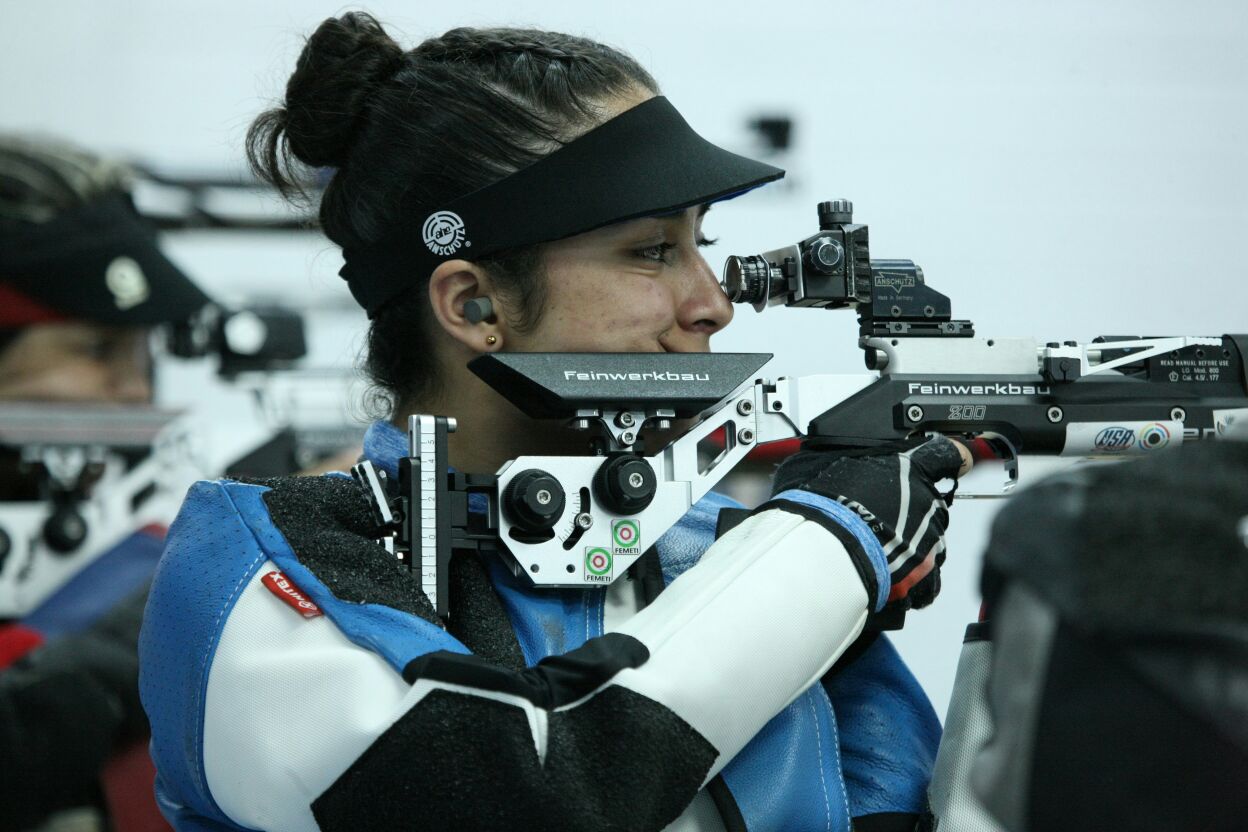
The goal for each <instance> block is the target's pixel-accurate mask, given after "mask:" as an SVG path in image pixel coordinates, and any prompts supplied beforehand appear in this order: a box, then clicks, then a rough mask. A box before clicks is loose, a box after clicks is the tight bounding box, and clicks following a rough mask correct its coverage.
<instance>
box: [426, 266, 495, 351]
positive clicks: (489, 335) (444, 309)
mask: <svg viewBox="0 0 1248 832" xmlns="http://www.w3.org/2000/svg"><path fill="white" fill-rule="evenodd" d="M470 301H478V303H476V304H475V305H476V307H477V308H476V310H471V309H469V310H465V306H467V305H469V302H470ZM480 301H485V302H486V303H481V302H480ZM487 305H488V306H490V307H492V308H497V305H498V301H497V299H496V298H495V297H494V293H493V287H492V285H491V283H490V276H489V274H488V273H487V272H486V271H485V269H483V268H481V267H480V266H478V265H476V264H474V263H469V262H468V261H467V260H447V261H446V262H445V263H442V264H441V265H439V266H438V267H437V268H436V269H434V270H433V275H432V276H431V277H430V279H429V306H430V308H431V309H432V310H433V316H434V318H436V319H437V321H438V323H439V324H440V325H441V326H442V328H443V329H444V330H446V332H447V334H448V335H450V336H451V337H452V338H454V339H455V340H456V341H459V342H460V343H461V344H463V345H464V346H466V347H468V349H470V350H472V351H473V352H495V351H497V350H499V349H501V348H502V346H503V324H502V316H501V315H497V314H489V315H486V316H484V317H483V316H481V315H479V314H476V313H478V312H481V311H484V307H485V306H487Z"/></svg>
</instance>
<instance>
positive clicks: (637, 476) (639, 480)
mask: <svg viewBox="0 0 1248 832" xmlns="http://www.w3.org/2000/svg"><path fill="white" fill-rule="evenodd" d="M645 483H646V478H645V477H643V476H642V475H641V473H640V472H638V471H634V472H633V473H631V474H629V475H628V484H629V485H631V486H632V487H633V488H641V487H642V486H643V485H645Z"/></svg>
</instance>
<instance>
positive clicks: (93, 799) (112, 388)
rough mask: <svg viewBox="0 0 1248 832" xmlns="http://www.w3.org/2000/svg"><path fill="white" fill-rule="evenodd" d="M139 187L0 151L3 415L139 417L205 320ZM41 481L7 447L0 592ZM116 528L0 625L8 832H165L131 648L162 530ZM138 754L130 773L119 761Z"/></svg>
mask: <svg viewBox="0 0 1248 832" xmlns="http://www.w3.org/2000/svg"><path fill="white" fill-rule="evenodd" d="M129 181H130V174H129V171H128V170H127V169H126V168H125V166H123V165H121V164H118V163H116V162H113V161H109V160H106V159H102V158H99V157H97V156H95V155H93V154H91V153H88V152H86V151H84V150H81V149H79V148H76V147H73V146H70V145H68V144H64V143H61V142H58V141H54V140H48V139H41V138H33V137H23V136H12V135H8V136H5V135H0V408H3V407H5V406H10V407H12V406H13V403H15V402H21V403H22V404H23V406H24V405H27V404H29V405H30V406H31V407H37V408H47V410H46V412H47V413H48V414H54V413H55V412H57V410H58V409H59V410H71V411H74V410H76V411H78V412H82V411H84V410H86V409H87V406H99V408H97V409H99V410H104V409H109V408H111V409H113V410H114V411H115V412H116V413H117V414H118V416H119V418H121V419H125V418H126V417H125V413H126V412H127V409H126V407H125V406H130V410H131V411H133V412H134V413H136V414H137V413H138V409H137V408H138V407H141V406H144V405H149V404H150V403H151V400H152V358H151V352H150V346H149V345H150V340H151V339H150V336H151V332H152V329H153V328H154V327H156V326H159V325H164V324H171V323H178V322H183V321H186V320H188V319H189V318H191V316H193V315H194V314H195V313H196V312H198V311H199V310H200V309H202V308H203V307H204V306H205V305H206V304H207V303H208V301H209V299H208V297H207V295H205V293H204V292H203V291H201V290H200V289H199V288H198V287H197V286H196V285H195V284H194V283H193V282H192V281H191V280H190V279H189V278H188V277H187V276H186V275H185V274H183V273H182V272H181V271H180V270H179V269H178V268H177V267H176V266H175V265H174V264H173V263H172V262H170V260H169V259H168V258H166V257H165V255H164V254H163V253H162V252H161V250H160V248H159V246H158V244H157V239H156V233H155V230H154V229H153V228H152V227H151V226H150V225H149V224H148V223H147V222H146V221H145V220H144V219H143V218H141V217H140V216H139V214H138V213H137V211H136V210H135V207H134V204H133V202H132V200H131V196H130V193H129ZM11 426H12V425H10V427H11ZM95 438H96V437H92V436H86V435H84V436H82V437H81V439H82V440H83V443H84V444H88V443H90V442H91V441H92V440H93V439H95ZM40 473H41V472H40V470H39V467H38V466H32V465H31V464H29V460H24V459H23V454H22V448H20V447H12V446H11V445H4V444H0V533H2V534H3V535H4V539H0V552H3V554H5V555H10V554H11V555H12V557H7V558H2V559H0V580H4V581H6V582H10V583H12V582H17V581H20V580H21V579H22V575H21V574H19V570H20V569H21V568H22V566H23V564H22V563H20V562H19V560H20V557H19V555H20V554H21V552H20V551H19V549H18V545H17V544H18V543H19V541H18V540H14V539H7V538H8V533H7V532H3V529H4V527H5V526H10V525H12V524H9V523H5V522H4V520H5V513H6V507H8V508H9V509H10V513H11V510H12V509H13V508H14V507H15V506H17V505H19V504H25V505H31V501H38V500H42V499H46V494H47V488H46V482H45V481H44V480H45V478H43V477H41V476H40ZM115 519H116V520H117V522H118V523H121V524H123V525H122V526H121V527H120V528H119V529H118V531H119V534H116V535H115V536H114V539H113V540H112V541H111V545H109V546H107V550H106V551H104V552H103V553H102V554H100V555H99V556H98V557H95V556H92V557H91V559H90V561H89V565H86V566H85V568H83V569H82V570H81V571H80V572H78V573H77V574H75V575H74V576H73V577H72V578H70V579H69V580H68V581H66V582H65V583H63V584H61V585H60V586H59V587H58V588H57V589H56V590H55V591H53V592H52V593H51V594H50V595H48V596H47V597H46V598H43V599H41V600H40V601H39V602H38V604H37V605H36V606H34V608H32V609H23V610H14V609H0V771H3V772H4V774H3V776H2V777H0V828H2V829H27V828H33V827H35V826H37V825H39V824H41V823H44V822H45V821H46V819H47V818H48V817H49V816H50V815H52V814H53V813H54V812H57V811H58V810H62V809H66V808H68V807H84V806H87V807H94V808H93V809H92V810H81V809H80V810H78V811H77V812H75V813H73V817H75V818H76V820H75V821H74V822H75V823H78V824H82V823H84V822H85V823H86V824H87V825H86V826H81V825H77V826H74V827H73V828H75V829H82V828H91V825H92V824H95V825H99V824H101V823H102V822H103V821H102V818H103V817H105V816H111V817H110V823H111V826H112V828H115V829H125V828H129V829H140V828H158V827H153V826H152V825H151V823H150V822H149V821H148V820H145V818H147V819H154V820H156V821H158V817H159V816H158V814H157V813H156V810H155V805H154V801H153V798H152V796H151V769H150V763H149V762H148V761H147V759H146V750H145V743H144V739H145V736H146V734H147V721H146V718H145V716H144V714H143V710H142V708H141V706H140V704H139V698H138V656H137V653H136V643H137V638H138V632H139V624H140V621H141V618H142V613H143V605H144V602H145V600H146V594H147V587H148V583H149V581H150V578H151V574H152V571H153V569H154V567H155V565H156V561H157V559H158V557H159V555H160V552H161V549H162V547H163V535H164V530H163V528H159V527H153V526H147V527H144V528H134V527H130V528H127V527H125V526H124V519H122V518H115ZM61 532H64V533H65V534H67V535H68V539H61V540H56V539H55V538H56V536H57V534H58V532H57V530H56V529H54V528H53V527H51V526H45V527H44V537H45V538H49V536H51V538H50V539H47V540H46V541H44V542H45V543H46V544H49V545H50V546H51V548H53V549H55V548H56V547H57V546H58V545H59V546H60V547H62V548H72V546H73V545H74V544H75V541H74V539H73V538H74V532H75V530H74V529H73V524H72V523H71V524H70V526H69V527H68V528H67V529H62V530H61ZM78 543H81V540H79V541H78ZM32 551H34V549H33V548H32ZM4 560H8V561H9V562H8V563H7V564H6V563H4ZM15 613H16V614H15ZM136 745H137V747H138V749H139V751H138V752H137V753H135V752H133V750H132V753H131V754H130V755H129V762H128V763H127V762H125V758H121V759H120V760H119V759H118V758H116V757H114V755H115V754H116V753H117V752H118V751H119V749H123V748H127V747H128V748H131V749H134V748H135V747H136ZM110 757H112V758H114V762H113V764H112V768H111V772H112V773H111V774H110V775H108V776H107V777H106V778H105V780H106V781H107V782H106V783H104V784H102V781H101V773H102V771H103V770H104V769H105V765H106V763H107V762H108V761H109V759H110ZM145 772H146V773H145ZM144 780H146V782H144ZM144 803H146V806H145V805H144ZM136 804H137V805H136ZM148 806H150V811H149V810H148V809H147V807H148ZM121 815H124V816H125V817H120V816H121ZM61 817H62V823H66V822H68V821H67V820H65V818H66V816H65V815H62V816H61ZM55 823H56V821H55V820H54V821H53V822H52V824H53V825H52V827H49V828H56V827H55Z"/></svg>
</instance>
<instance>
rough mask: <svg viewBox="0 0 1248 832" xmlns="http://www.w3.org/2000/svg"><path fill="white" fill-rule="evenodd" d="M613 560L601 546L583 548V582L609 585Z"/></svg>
mask: <svg viewBox="0 0 1248 832" xmlns="http://www.w3.org/2000/svg"><path fill="white" fill-rule="evenodd" d="M613 563H614V559H613V558H612V557H611V553H610V552H609V551H607V550H606V549H604V548H602V547H601V546H587V547H585V580H586V582H588V583H597V584H609V583H611V567H612V565H613Z"/></svg>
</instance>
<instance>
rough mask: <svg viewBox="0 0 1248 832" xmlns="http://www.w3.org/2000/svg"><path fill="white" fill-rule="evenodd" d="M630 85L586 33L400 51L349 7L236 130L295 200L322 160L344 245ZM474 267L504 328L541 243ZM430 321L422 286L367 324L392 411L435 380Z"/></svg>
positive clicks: (631, 77) (432, 44)
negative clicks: (484, 274) (281, 101)
mask: <svg viewBox="0 0 1248 832" xmlns="http://www.w3.org/2000/svg"><path fill="white" fill-rule="evenodd" d="M637 88H641V89H644V90H647V91H649V92H651V93H657V92H658V85H657V84H656V83H655V81H654V79H653V78H652V77H651V76H650V74H649V73H648V72H646V71H645V70H644V69H643V68H642V67H641V66H640V65H639V64H638V63H637V62H636V61H634V60H633V59H632V58H630V57H629V56H627V55H625V54H624V53H622V52H619V51H617V50H615V49H612V48H611V47H609V46H604V45H602V44H599V43H595V42H594V41H591V40H587V39H585V38H579V37H573V36H571V35H563V34H558V33H554V32H543V31H538V30H534V29H467V28H461V29H452V30H451V31H449V32H447V33H446V34H444V35H442V36H441V37H438V38H431V39H429V40H426V41H425V42H424V43H422V44H420V45H419V46H417V47H416V48H415V49H412V50H410V51H407V52H404V51H403V49H402V48H401V47H400V46H399V45H398V44H397V43H395V42H394V40H392V39H391V38H390V36H389V35H387V34H386V32H385V30H384V29H383V28H382V27H381V24H379V23H378V22H377V21H376V20H375V19H374V18H373V17H371V16H370V15H367V14H364V13H361V12H349V13H347V14H345V15H343V16H342V17H340V18H330V19H329V20H326V21H325V22H324V23H322V24H321V25H320V26H319V27H318V28H317V30H316V32H314V33H313V35H312V37H311V38H309V39H308V42H307V44H306V45H305V46H304V48H303V52H302V53H301V54H300V56H299V61H298V64H297V65H296V68H295V73H294V75H292V76H291V78H290V81H289V82H288V83H287V85H286V101H285V106H284V107H281V108H278V109H273V110H269V111H268V112H265V113H263V114H262V115H261V116H260V117H259V118H257V119H256V121H255V123H253V124H252V126H251V129H250V131H248V134H247V152H248V158H249V160H250V162H251V166H252V169H253V170H254V171H255V172H256V173H257V175H259V176H261V177H262V178H264V179H265V180H267V181H269V182H271V183H273V184H274V185H276V186H277V188H278V189H279V190H281V192H282V193H283V194H284V195H286V196H288V197H294V198H298V197H300V196H302V195H304V194H306V191H305V190H304V188H303V185H302V183H303V182H306V181H307V177H306V174H307V171H304V170H301V169H300V164H299V163H302V166H306V167H309V168H322V167H328V168H334V169H335V170H334V172H333V175H332V177H331V178H330V179H329V182H328V185H327V186H326V188H325V191H324V194H323V195H322V197H321V206H320V222H321V227H322V228H323V229H324V231H325V234H326V235H327V236H328V237H329V238H330V239H331V240H333V241H334V242H335V243H337V244H338V245H340V246H343V247H344V248H345V247H350V246H355V245H360V244H363V243H367V242H370V241H372V240H375V239H377V238H378V237H380V236H381V235H382V234H383V233H384V232H385V231H386V230H387V229H388V227H389V226H390V225H391V224H392V222H393V221H394V219H395V218H396V215H397V212H398V211H399V209H400V204H401V202H402V201H403V200H404V198H405V197H407V195H408V194H409V193H410V194H412V195H413V197H414V198H415V199H416V201H417V203H418V204H425V205H428V204H435V203H438V202H445V201H448V200H450V199H453V198H455V197H457V196H462V195H464V194H466V193H470V192H472V191H474V190H476V189H478V188H481V187H483V186H485V185H488V184H490V183H491V182H494V181H497V180H498V179H501V178H503V177H504V176H506V175H508V174H509V173H511V172H513V171H516V170H518V169H520V168H523V167H525V166H527V165H530V164H532V163H533V162H535V161H537V160H538V159H539V158H541V157H542V156H544V155H546V154H548V153H550V152H551V151H552V150H554V149H556V148H558V147H559V146H560V145H561V144H562V143H564V142H566V141H568V140H570V139H572V138H575V137H576V136H577V135H580V134H581V133H583V132H585V131H586V130H588V129H590V128H591V127H593V126H594V125H596V124H598V123H600V122H601V121H602V120H603V118H604V113H605V111H606V107H605V106H604V105H606V104H607V103H608V102H610V100H611V99H612V98H615V97H618V96H620V95H622V94H625V93H627V92H628V91H630V90H634V89H637ZM448 137H453V140H449V139H448ZM477 262H478V263H479V264H480V265H481V266H483V267H484V268H486V269H488V270H489V272H490V275H491V277H492V278H493V279H494V281H495V283H496V285H497V287H498V290H499V292H500V294H502V295H503V296H504V297H505V298H506V300H507V301H508V302H509V305H511V306H512V307H513V308H514V309H516V310H518V311H517V313H516V317H515V319H514V320H510V321H509V323H510V324H512V325H513V326H515V327H517V328H519V329H524V328H526V327H531V326H534V325H535V324H536V323H537V321H538V320H539V318H540V314H541V307H542V303H543V297H544V288H545V276H544V273H543V270H542V249H541V246H529V247H525V248H523V249H514V250H511V251H508V252H503V253H500V254H497V255H494V256H491V257H489V258H483V259H481V260H478V261H477ZM431 325H432V316H431V312H430V309H429V304H428V295H427V290H426V289H425V286H424V284H423V283H422V282H418V283H417V284H416V286H415V287H414V288H413V289H412V290H410V291H408V292H407V293H406V294H404V295H403V296H401V297H400V298H399V299H398V300H397V301H396V302H395V303H394V304H392V305H390V306H388V307H387V308H386V309H384V310H382V311H380V312H378V313H377V315H376V316H375V317H374V319H373V324H372V328H371V329H370V331H369V336H368V354H367V358H366V359H365V365H364V368H365V371H366V372H367V373H368V375H369V376H370V378H371V379H372V381H373V383H374V384H375V385H377V386H379V387H380V388H382V390H383V391H384V392H385V393H386V394H388V398H389V399H390V402H389V403H390V405H391V406H392V407H393V406H396V405H399V404H402V403H403V402H404V401H407V400H410V399H413V398H416V397H418V396H420V395H423V394H426V393H429V392H431V391H433V390H434V389H436V384H437V381H438V380H437V378H436V377H435V373H436V364H435V362H434V361H433V360H432V359H433V340H432V337H431V333H430V328H431Z"/></svg>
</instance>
